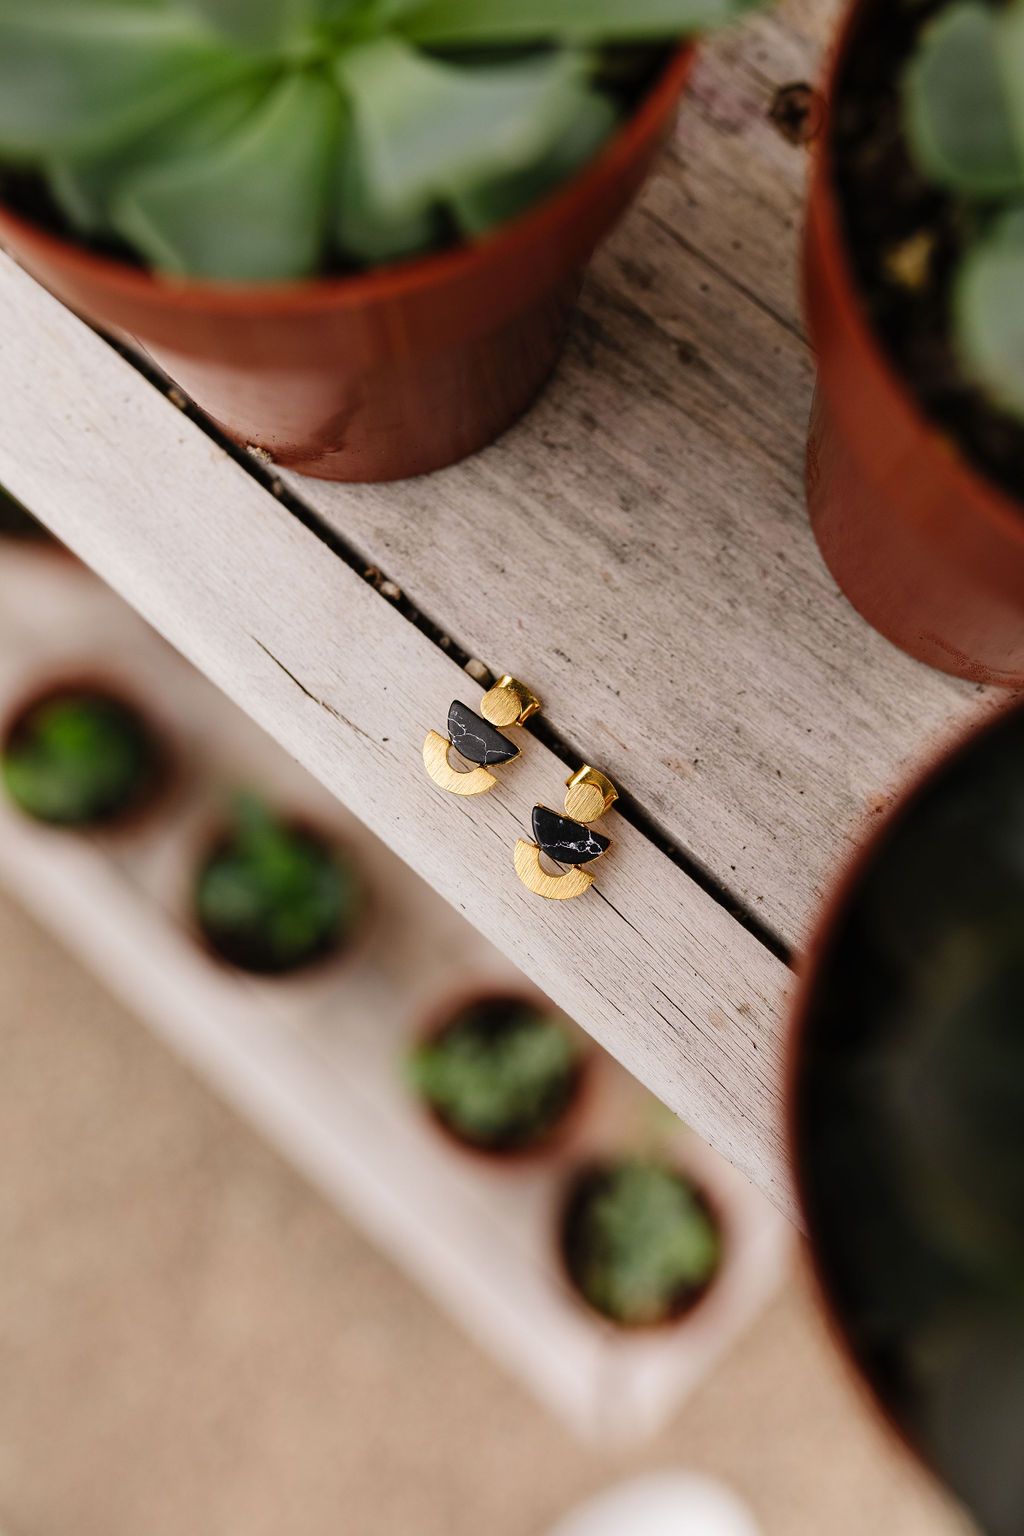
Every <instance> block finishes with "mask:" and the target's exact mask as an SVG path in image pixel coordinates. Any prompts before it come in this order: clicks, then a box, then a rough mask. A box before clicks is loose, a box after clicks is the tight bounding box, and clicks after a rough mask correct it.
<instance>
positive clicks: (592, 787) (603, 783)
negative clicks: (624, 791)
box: [565, 764, 619, 822]
mask: <svg viewBox="0 0 1024 1536" xmlns="http://www.w3.org/2000/svg"><path fill="white" fill-rule="evenodd" d="M565 782H566V784H567V786H568V788H567V790H566V795H565V814H566V815H567V816H571V817H572V818H573V820H574V821H582V822H591V821H597V819H598V817H599V816H603V815H604V813H605V811H610V810H611V808H612V806H613V805H614V804H615V802H616V800H617V799H618V798H619V792H618V790H617V789H616V788H615V785H614V784H613V783H612V781H611V779H609V778H608V777H607V775H606V774H603V773H600V772H598V770H597V769H596V768H591V767H589V766H588V765H587V764H584V765H583V767H582V768H579V769H577V771H576V772H575V773H574V774H573V775H572V777H571V778H568V779H566V781H565Z"/></svg>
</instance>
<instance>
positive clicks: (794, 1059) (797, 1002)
mask: <svg viewBox="0 0 1024 1536" xmlns="http://www.w3.org/2000/svg"><path fill="white" fill-rule="evenodd" d="M1016 714H1021V715H1024V701H1022V700H1021V699H1020V698H1013V699H1010V700H1009V701H1007V702H1004V703H1001V704H1000V705H999V706H998V707H997V708H996V709H995V710H994V711H993V712H992V714H991V715H989V716H988V717H987V718H985V719H982V720H980V721H977V722H975V723H974V724H973V725H971V726H970V727H969V728H968V730H967V731H966V732H964V731H963V730H960V731H959V732H957V734H956V735H954V736H952V737H951V738H950V739H949V740H947V741H945V742H944V743H942V744H941V745H940V746H938V747H937V748H935V749H934V750H933V751H932V753H931V754H930V755H929V757H928V758H927V759H926V761H925V762H924V764H923V766H922V765H919V766H918V767H917V768H916V769H914V770H913V771H912V772H911V773H910V775H909V776H908V777H907V779H906V781H905V782H904V784H903V785H902V787H901V789H900V790H899V792H898V794H897V796H896V798H895V801H894V803H893V804H892V805H891V806H889V807H888V809H887V810H886V812H885V814H884V815H883V816H882V817H881V818H880V820H879V823H878V825H877V826H876V827H874V828H873V829H872V831H871V832H870V834H869V835H868V836H867V837H866V838H865V839H864V840H863V841H862V842H861V843H859V844H858V846H857V847H856V848H855V849H854V851H853V852H852V853H851V854H850V855H849V856H848V858H847V860H846V863H845V865H844V866H843V867H842V868H841V870H840V873H839V874H838V876H837V877H836V878H835V879H834V880H833V882H832V885H831V889H830V892H829V895H828V897H827V899H826V901H825V904H824V907H823V909H822V912H821V915H820V917H819V918H818V921H817V922H816V924H815V927H814V931H813V933H812V936H811V939H810V942H809V943H808V944H807V945H806V947H805V950H804V953H803V955H802V957H801V959H800V962H799V965H798V968H797V977H798V984H797V989H796V993H795V995H794V998H793V1001H792V1004H791V1006H790V1010H789V1027H788V1031H787V1042H786V1065H785V1106H786V1107H785V1137H786V1149H787V1154H788V1160H789V1166H790V1169H791V1170H792V1183H793V1189H794V1191H795V1194H796V1200H797V1208H798V1211H799V1216H800V1224H801V1226H802V1228H803V1231H804V1232H805V1233H806V1234H807V1241H806V1242H805V1244H804V1253H805V1264H806V1269H807V1272H808V1274H809V1276H810V1279H811V1284H812V1289H813V1291H814V1292H815V1294H816V1296H817V1299H818V1303H819V1306H820V1308H821V1310H822V1312H823V1313H824V1316H825V1320H826V1323H827V1325H828V1330H829V1333H830V1335H831V1337H832V1339H833V1342H834V1343H835V1344H836V1347H837V1349H838V1352H839V1353H840V1355H841V1356H842V1357H843V1359H844V1360H845V1361H846V1364H847V1365H848V1366H849V1367H850V1369H851V1370H852V1372H853V1374H854V1377H855V1379H856V1381H857V1383H858V1384H859V1385H860V1387H861V1388H862V1389H864V1390H865V1391H866V1392H867V1393H868V1394H869V1399H870V1402H871V1403H872V1405H873V1406H874V1408H875V1410H876V1412H877V1413H878V1414H879V1415H880V1417H881V1419H882V1421H883V1422H884V1423H885V1424H886V1425H887V1426H888V1427H889V1429H890V1430H891V1431H892V1433H893V1434H894V1435H895V1436H896V1438H897V1440H899V1441H900V1443H901V1444H902V1445H903V1446H905V1447H906V1449H907V1450H909V1451H910V1453H911V1454H912V1455H913V1456H914V1457H915V1459H916V1460H917V1461H918V1462H920V1463H921V1465H922V1466H924V1467H926V1468H927V1469H928V1470H929V1471H930V1472H931V1473H932V1474H933V1475H934V1476H935V1477H936V1479H937V1480H938V1481H939V1482H941V1483H943V1486H945V1482H944V1478H943V1475H942V1470H941V1468H940V1467H938V1466H937V1465H936V1464H935V1462H934V1461H933V1460H932V1459H931V1458H930V1456H928V1454H927V1453H926V1452H925V1451H924V1449H923V1448H922V1447H921V1446H920V1445H918V1444H917V1442H916V1441H915V1440H914V1439H913V1438H912V1437H911V1435H910V1433H909V1431H908V1430H907V1428H906V1426H905V1425H903V1424H901V1423H900V1421H899V1419H897V1418H896V1416H895V1414H894V1412H893V1410H892V1409H891V1408H890V1407H889V1405H888V1403H887V1401H886V1399H885V1396H884V1394H883V1393H882V1391H881V1389H880V1388H879V1387H878V1386H877V1385H876V1383H875V1380H874V1377H873V1375H872V1373H871V1372H870V1371H869V1370H868V1369H867V1367H866V1365H865V1364H864V1362H863V1361H862V1359H861V1357H860V1354H859V1353H858V1351H857V1349H856V1348H855V1347H854V1344H853V1340H852V1338H851V1337H850V1333H849V1330H848V1328H847V1324H846V1321H845V1319H844V1318H843V1317H842V1315H841V1314H840V1312H839V1309H838V1307H837V1306H835V1305H834V1304H833V1301H832V1296H831V1291H830V1288H829V1285H828V1282H827V1279H826V1276H825V1266H824V1263H823V1260H822V1257H821V1254H820V1253H819V1251H818V1245H817V1241H816V1237H817V1230H816V1228H814V1227H813V1226H812V1223H811V1220H810V1200H809V1198H808V1196H809V1190H808V1178H807V1163H806V1160H805V1157H804V1155H803V1154H804V1142H803V1135H802V1132H801V1129H800V1114H799V1106H798V1098H799V1088H800V1084H801V1079H802V1075H803V1067H804V1047H805V1044H806V1040H807V1036H808V1032H809V1028H810V1022H811V1015H812V1013H813V1010H814V1008H815V1005H816V1003H817V1001H818V997H819V995H820V991H821V987H822V985H823V982H824V972H825V967H826V964H827V961H828V957H829V954H830V951H831V949H832V946H833V944H834V942H835V940H836V937H837V935H838V933H839V930H840V928H841V926H842V923H843V920H844V918H845V916H846V914H847V912H848V910H849V907H850V903H851V901H852V900H853V898H854V897H855V896H856V893H857V891H858V890H859V888H860V886H861V884H862V882H863V879H864V877H865V875H866V874H867V872H868V871H869V869H870V868H871V866H872V865H873V864H874V862H875V860H876V858H877V857H878V855H879V854H880V853H881V852H882V850H883V849H884V847H885V845H886V844H887V843H888V841H889V839H890V837H891V836H892V833H893V831H894V830H895V829H896V828H897V827H898V825H899V823H900V822H901V821H903V819H904V818H905V817H906V816H908V815H910V814H912V812H913V810H914V808H915V806H916V805H917V803H918V801H919V799H920V797H921V795H922V794H923V793H924V792H925V791H926V790H927V789H928V788H929V787H930V786H931V785H932V784H933V783H934V782H935V780H936V779H938V778H939V777H940V776H941V774H942V773H943V771H944V770H945V769H946V768H947V767H948V766H949V765H950V764H951V763H952V762H953V761H954V760H955V759H956V758H957V757H959V755H960V754H961V753H962V752H965V751H967V750H969V748H970V747H971V746H973V744H974V743H975V742H977V741H979V740H981V739H984V738H985V737H987V736H990V735H993V734H994V733H996V732H997V731H998V730H999V729H1000V728H1001V726H1002V725H1003V724H1004V722H1005V721H1006V720H1007V719H1009V718H1010V717H1012V716H1014V715H1016Z"/></svg>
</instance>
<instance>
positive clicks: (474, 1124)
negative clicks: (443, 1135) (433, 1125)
mask: <svg viewBox="0 0 1024 1536" xmlns="http://www.w3.org/2000/svg"><path fill="white" fill-rule="evenodd" d="M581 1065H582V1057H581V1050H580V1045H579V1042H578V1041H577V1039H576V1037H575V1036H574V1035H573V1034H572V1033H571V1032H570V1030H569V1028H568V1026H567V1024H566V1022H565V1020H564V1019H562V1018H561V1017H560V1016H559V1015H558V1014H555V1013H551V1012H545V1011H542V1010H541V1009H540V1008H538V1007H536V1006H535V1005H534V1004H532V1003H530V1002H526V1001H524V1000H523V999H522V998H519V997H494V998H482V999H480V1000H478V1001H477V1002H474V1003H471V1004H470V1005H469V1006H468V1007H465V1008H463V1009H460V1011H459V1012H458V1013H457V1014H456V1015H455V1016H454V1018H452V1019H451V1020H450V1021H449V1022H448V1023H447V1024H446V1025H444V1027H443V1028H441V1029H440V1030H438V1031H437V1032H436V1033H435V1034H434V1035H432V1036H431V1037H430V1038H429V1039H427V1040H425V1041H424V1042H423V1043H422V1044H421V1045H419V1046H417V1047H416V1049H415V1050H414V1051H413V1053H412V1055H411V1057H410V1061H409V1073H410V1079H411V1081H412V1084H413V1086H414V1087H415V1089H416V1091H417V1092H418V1093H419V1094H420V1095H421V1097H422V1098H423V1099H424V1100H425V1101H426V1103H427V1104H429V1106H430V1108H431V1109H432V1110H433V1111H434V1113H435V1114H436V1115H437V1116H438V1118H439V1119H440V1120H441V1121H442V1123H443V1124H444V1125H445V1126H446V1127H447V1128H448V1129H449V1130H450V1131H451V1132H452V1133H453V1134H454V1135H456V1136H457V1137H459V1139H460V1140H462V1141H465V1142H467V1143H468V1144H469V1145H470V1146H474V1147H478V1148H481V1149H482V1150H485V1151H492V1152H513V1151H520V1150H523V1149H524V1148H527V1147H530V1146H532V1145H535V1144H536V1143H537V1142H539V1141H542V1140H544V1139H545V1138H546V1137H547V1136H548V1135H550V1133H551V1131H552V1130H553V1129H554V1128H555V1126H556V1125H557V1123H558V1121H559V1120H560V1119H561V1117H562V1115H563V1114H564V1112H565V1110H566V1109H567V1108H568V1106H569V1103H570V1102H571V1100H572V1098H573V1096H574V1094H575V1092H576V1089H577V1086H578V1083H579V1077H580V1070H581Z"/></svg>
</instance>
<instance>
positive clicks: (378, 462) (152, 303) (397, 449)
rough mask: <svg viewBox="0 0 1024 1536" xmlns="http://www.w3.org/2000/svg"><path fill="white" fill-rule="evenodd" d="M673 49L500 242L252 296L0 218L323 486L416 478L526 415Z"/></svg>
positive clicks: (226, 423)
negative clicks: (619, 123)
mask: <svg viewBox="0 0 1024 1536" xmlns="http://www.w3.org/2000/svg"><path fill="white" fill-rule="evenodd" d="M691 57H692V50H690V49H684V50H682V51H681V52H680V53H678V54H677V55H675V56H674V57H673V58H672V59H671V61H670V62H669V64H668V65H667V66H666V68H665V70H664V71H663V73H662V74H661V76H660V77H659V79H658V80H657V82H656V83H655V85H654V86H653V87H652V88H651V90H650V91H649V92H648V94H647V95H646V97H645V98H644V99H643V101H642V102H641V104H640V106H639V107H638V109H637V111H636V112H635V113H634V115H633V116H632V117H631V118H630V119H629V121H628V122H627V123H626V124H625V126H624V127H623V128H622V130H621V131H620V132H619V133H618V134H617V136H616V137H615V138H614V139H613V140H612V142H611V143H610V144H609V145H608V147H607V148H606V149H605V150H604V151H603V152H602V153H601V154H600V155H599V156H598V157H597V159H596V160H595V162H594V163H593V165H591V166H590V167H589V168H588V169H587V170H585V171H584V172H583V173H582V174H581V175H580V176H578V177H576V178H575V179H574V180H573V181H572V182H570V183H569V184H568V185H567V186H566V187H564V188H563V189H562V190H561V191H559V192H557V193H555V194H554V196H552V197H551V198H549V199H547V200H546V201H544V202H543V203H542V204H540V205H539V206H538V207H537V208H535V209H533V210H532V211H531V212H530V213H528V214H526V215H525V216H523V217H522V218H520V219H517V220H515V221H514V222H513V223H511V224H509V225H507V226H505V227H504V228H503V229H501V230H499V231H498V232H497V233H496V234H494V235H492V236H490V237H489V238H486V239H484V240H481V241H479V242H477V243H474V244H471V245H463V246H460V247H458V248H456V249H453V250H451V251H446V252H442V253H440V254H438V255H433V256H429V257H426V258H423V259H420V260H416V261H411V262H404V263H401V264H398V265H395V266H390V267H386V268H383V269H381V270H380V271H376V272H368V273H366V274H362V275H359V276H354V277H347V278H336V279H324V280H319V281H315V282H308V283H301V284H292V285H280V286H278V285H274V286H264V287H261V288H253V287H250V288H243V287H230V286H225V285H217V284H212V283H189V282H177V283H175V282H169V281H163V280H161V279H159V278H157V277H154V276H152V275H151V274H149V273H147V272H143V271H139V270H137V269H135V268H133V267H130V266H127V265H125V264H122V263H119V262H115V261H110V260H107V259H106V258H104V257H100V256H96V255H93V254H92V253H90V252H88V251H85V250H83V249H82V248H80V247H78V246H75V245H72V244H70V243H68V242H66V241H63V240H60V239H57V238H54V237H53V236H52V235H49V234H47V233H45V232H44V231H42V230H40V229H38V228H36V227H35V226H33V225H31V224H29V223H27V222H26V221H25V220H23V219H21V218H18V217H15V216H14V215H13V214H12V213H10V212H9V211H6V210H0V239H2V240H3V242H4V243H5V244H6V245H7V246H8V247H9V248H10V249H11V251H12V252H13V253H14V254H15V256H16V257H17V259H18V260H19V261H20V262H21V263H22V265H23V266H25V267H26V268H27V269H28V270H29V271H30V272H31V273H32V274H33V275H34V276H35V277H37V278H38V279H39V280H40V282H42V283H43V284H45V286H46V287H47V288H49V289H50V290H51V291H52V292H53V293H55V294H56V295H57V296H58V298H61V299H63V300H64V302H65V303H67V304H68V305H70V306H71V308H72V309H75V310H77V311H79V312H80V313H81V314H83V315H84V316H85V317H86V318H87V319H89V320H91V321H93V322H94V323H95V324H97V325H99V326H101V327H103V328H104V329H105V330H108V331H111V332H114V333H115V334H120V335H122V336H128V337H131V338H134V340H135V341H137V342H139V343H141V345H142V346H143V347H144V348H145V349H146V350H147V351H148V352H149V353H150V355H151V356H152V357H153V358H154V359H155V361H156V362H157V363H159V365H160V366H161V368H163V369H164V370H165V372H167V373H168V374H169V375H170V377H171V378H172V379H174V380H175V382H176V383H178V384H179V385H180V386H181V388H182V389H183V390H185V391H186V393H187V394H189V395H190V396H191V397H192V398H193V399H194V400H195V401H196V402H197V404H198V405H200V406H201V407H202V408H203V410H205V411H206V412H208V413H209V415H211V416H212V417H213V418H214V420H215V421H216V422H217V423H218V424H219V425H220V426H221V427H223V429H224V430H225V431H226V432H227V433H228V434H229V435H230V436H231V437H232V438H234V439H235V441H236V442H239V443H241V444H243V445H245V446H247V447H255V448H259V449H262V450H263V451H264V452H265V453H266V454H268V455H269V457H270V458H271V459H273V461H274V462H275V463H277V464H280V465H282V466H286V467H290V468H292V469H297V470H300V471H301V472H302V473H304V474H310V475H317V476H320V477H322V478H324V479H329V480H345V481H380V480H396V479H402V478H404V477H406V476H409V475H416V474H423V473H425V472H427V471H430V470H435V469H440V468H441V467H443V466H444V465H446V464H451V463H454V462H455V461H456V460H458V459H461V458H463V457H465V456H466V455H467V454H470V453H473V452H475V451H476V450H477V449H479V448H482V447H483V446H485V444H487V443H488V442H490V441H491V440H492V439H493V438H494V437H496V436H497V435H498V434H499V433H500V432H502V431H503V430H504V429H505V428H506V427H508V426H510V425H511V423H512V422H513V421H514V420H515V419H516V418H517V417H518V416H519V415H520V414H521V413H522V412H523V411H524V410H525V409H526V408H527V406H528V405H529V404H530V403H531V402H532V400H533V399H534V397H535V396H536V394H537V392H538V391H539V390H540V388H541V386H542V385H543V384H544V382H545V381H546V379H547V377H548V375H549V374H550V372H551V370H552V368H553V367H554V365H555V362H556V361H557V359H558V355H559V352H560V350H561V347H562V342H563V338H564V335H565V328H566V324H567V321H568V318H569V315H570V313H571V311H572V307H573V304H574V303H575V299H576V296H577V292H578V289H579V282H580V276H581V273H582V270H583V267H584V266H585V264H586V262H587V261H588V260H589V258H590V256H591V255H592V254H593V251H594V249H595V247H596V246H597V244H598V243H599V242H600V241H601V240H602V239H603V238H604V236H605V235H607V234H608V232H609V231H610V230H611V228H612V227H613V225H614V224H615V223H616V221H617V220H618V219H619V217H620V216H621V214H622V213H623V211H624V210H625V209H626V207H627V206H628V204H629V203H630V201H631V200H632V198H633V197H634V195H635V194H636V192H637V191H638V190H639V188H640V186H641V184H642V183H643V181H644V179H645V178H646V176H647V174H648V172H649V170H650V168H651V165H652V163H653V160H654V157H655V155H656V153H657V152H658V150H659V149H660V147H661V145H662V144H663V142H664V140H665V139H666V137H667V135H668V134H669V132H670V131H671V128H672V125H673V123H674V121H675V114H676V110H677V107H678V102H679V97H680V94H681V92H682V89H683V86H684V84H685V81H686V78H687V75H688V74H689V70H690V65H691Z"/></svg>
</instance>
